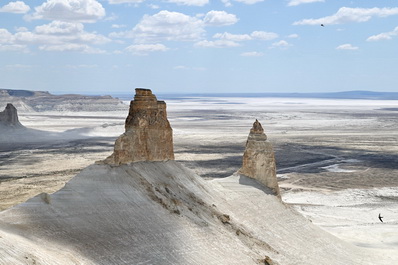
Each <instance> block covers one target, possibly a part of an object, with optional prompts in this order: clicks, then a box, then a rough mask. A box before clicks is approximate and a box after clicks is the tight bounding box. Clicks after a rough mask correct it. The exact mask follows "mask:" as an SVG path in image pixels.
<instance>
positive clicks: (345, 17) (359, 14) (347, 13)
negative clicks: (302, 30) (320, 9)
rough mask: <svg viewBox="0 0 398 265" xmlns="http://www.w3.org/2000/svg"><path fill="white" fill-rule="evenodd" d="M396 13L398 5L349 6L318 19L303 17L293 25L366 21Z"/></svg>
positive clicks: (397, 12) (397, 13)
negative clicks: (383, 6)
mask: <svg viewBox="0 0 398 265" xmlns="http://www.w3.org/2000/svg"><path fill="white" fill-rule="evenodd" d="M392 15H398V7H395V8H378V7H374V8H350V7H342V8H340V9H339V10H338V11H337V13H335V14H333V15H331V16H327V17H323V18H318V19H303V20H300V21H296V22H294V23H293V25H320V24H326V25H333V24H344V23H348V22H366V21H368V20H370V19H372V18H373V17H387V16H392Z"/></svg>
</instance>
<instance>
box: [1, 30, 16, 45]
mask: <svg viewBox="0 0 398 265" xmlns="http://www.w3.org/2000/svg"><path fill="white" fill-rule="evenodd" d="M13 40H14V36H13V35H12V33H11V32H9V31H8V30H7V29H0V43H11V42H13Z"/></svg>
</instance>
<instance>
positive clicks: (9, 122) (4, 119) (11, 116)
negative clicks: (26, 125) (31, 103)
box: [0, 103, 23, 128]
mask: <svg viewBox="0 0 398 265" xmlns="http://www.w3.org/2000/svg"><path fill="white" fill-rule="evenodd" d="M0 125H5V126H7V127H14V128H21V127H23V125H22V124H21V123H20V122H19V119H18V113H17V109H16V108H15V107H14V106H13V105H12V104H11V103H8V104H7V106H6V108H5V109H4V111H2V112H0Z"/></svg>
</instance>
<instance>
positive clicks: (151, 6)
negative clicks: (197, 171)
mask: <svg viewBox="0 0 398 265" xmlns="http://www.w3.org/2000/svg"><path fill="white" fill-rule="evenodd" d="M148 6H149V7H150V8H152V9H159V8H160V6H158V5H154V4H149V5H148Z"/></svg>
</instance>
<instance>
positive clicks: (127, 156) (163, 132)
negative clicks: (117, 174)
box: [104, 88, 174, 165]
mask: <svg viewBox="0 0 398 265" xmlns="http://www.w3.org/2000/svg"><path fill="white" fill-rule="evenodd" d="M135 91H136V94H135V96H134V100H132V101H131V102H130V110H129V114H128V116H127V118H126V124H125V133H124V134H122V135H121V136H120V137H119V138H118V139H117V140H116V142H115V148H114V152H113V154H112V155H111V156H110V157H108V158H107V159H106V160H105V161H104V162H105V163H107V164H115V165H120V164H127V163H131V162H137V161H167V160H174V150H173V130H172V128H171V126H170V123H169V121H168V120H167V112H166V103H165V102H164V101H158V100H157V98H156V96H155V95H154V94H152V91H151V90H150V89H143V88H137V89H136V90H135Z"/></svg>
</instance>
